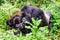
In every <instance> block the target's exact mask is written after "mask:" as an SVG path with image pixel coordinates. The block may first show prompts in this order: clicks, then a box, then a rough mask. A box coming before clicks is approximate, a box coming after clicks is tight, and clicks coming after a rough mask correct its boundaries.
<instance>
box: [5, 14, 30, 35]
mask: <svg viewBox="0 0 60 40" xmlns="http://www.w3.org/2000/svg"><path fill="white" fill-rule="evenodd" d="M26 20H27V19H26V17H24V18H21V16H19V15H15V16H13V17H12V18H11V19H9V20H7V22H6V23H7V25H9V29H12V28H14V29H17V30H18V31H17V32H14V34H15V35H16V34H20V31H21V32H22V34H27V33H30V32H31V30H30V29H27V28H25V23H24V22H25V21H26Z"/></svg>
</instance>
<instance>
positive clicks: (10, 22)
mask: <svg viewBox="0 0 60 40" xmlns="http://www.w3.org/2000/svg"><path fill="white" fill-rule="evenodd" d="M21 22H22V20H21V18H20V16H18V15H15V16H14V17H12V18H11V19H9V20H7V22H6V23H7V25H9V27H11V28H15V29H16V28H18V27H19V28H21V27H22V26H21V25H22V24H20V23H21ZM17 25H18V26H17Z"/></svg>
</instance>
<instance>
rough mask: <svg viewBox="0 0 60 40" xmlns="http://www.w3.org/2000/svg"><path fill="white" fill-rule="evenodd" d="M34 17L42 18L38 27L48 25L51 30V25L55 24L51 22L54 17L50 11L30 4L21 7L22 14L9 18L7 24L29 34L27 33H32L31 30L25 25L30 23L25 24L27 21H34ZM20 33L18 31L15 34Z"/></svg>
mask: <svg viewBox="0 0 60 40" xmlns="http://www.w3.org/2000/svg"><path fill="white" fill-rule="evenodd" d="M32 17H33V18H34V19H35V20H36V19H38V20H40V19H42V21H41V24H40V25H38V28H39V27H40V26H41V27H43V26H48V29H49V30H50V29H51V27H52V26H53V24H52V23H51V22H50V20H52V19H53V18H52V15H51V13H50V12H49V11H45V10H42V9H40V8H37V7H33V6H28V5H26V6H23V7H22V8H21V16H17V15H16V16H14V17H12V18H11V19H9V20H8V21H7V25H9V26H10V27H12V28H15V29H16V28H17V29H19V30H20V31H21V32H22V33H23V34H27V33H30V32H31V30H30V29H27V28H25V25H29V24H25V21H28V22H30V23H32V20H31V18H32ZM32 24H33V23H32ZM30 26H31V25H30ZM18 33H19V31H18V32H16V33H15V34H18Z"/></svg>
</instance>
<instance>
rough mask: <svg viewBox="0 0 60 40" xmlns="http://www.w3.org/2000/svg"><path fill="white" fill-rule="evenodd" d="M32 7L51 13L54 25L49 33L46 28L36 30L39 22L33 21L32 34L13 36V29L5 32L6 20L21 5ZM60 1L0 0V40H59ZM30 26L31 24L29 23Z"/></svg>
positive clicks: (6, 27)
mask: <svg viewBox="0 0 60 40" xmlns="http://www.w3.org/2000/svg"><path fill="white" fill-rule="evenodd" d="M26 4H27V5H32V6H37V7H39V8H42V9H44V10H49V11H51V13H52V15H53V17H54V19H53V20H52V23H54V26H53V28H52V29H51V31H50V32H49V31H48V27H47V26H45V27H40V28H39V29H37V25H39V23H38V22H40V21H41V20H38V21H37V20H34V19H33V18H32V21H33V23H34V25H32V26H33V28H31V30H32V33H30V34H27V35H26V36H23V35H22V33H20V34H19V35H14V33H13V32H14V31H15V30H14V29H12V30H7V29H8V27H9V26H7V25H6V20H7V19H9V18H10V17H11V16H12V15H13V13H14V12H15V11H17V10H20V8H21V7H22V6H23V5H26ZM59 18H60V0H57V1H56V0H54V1H52V0H0V40H60V19H59ZM30 24H31V23H30ZM32 34H33V35H32Z"/></svg>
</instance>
